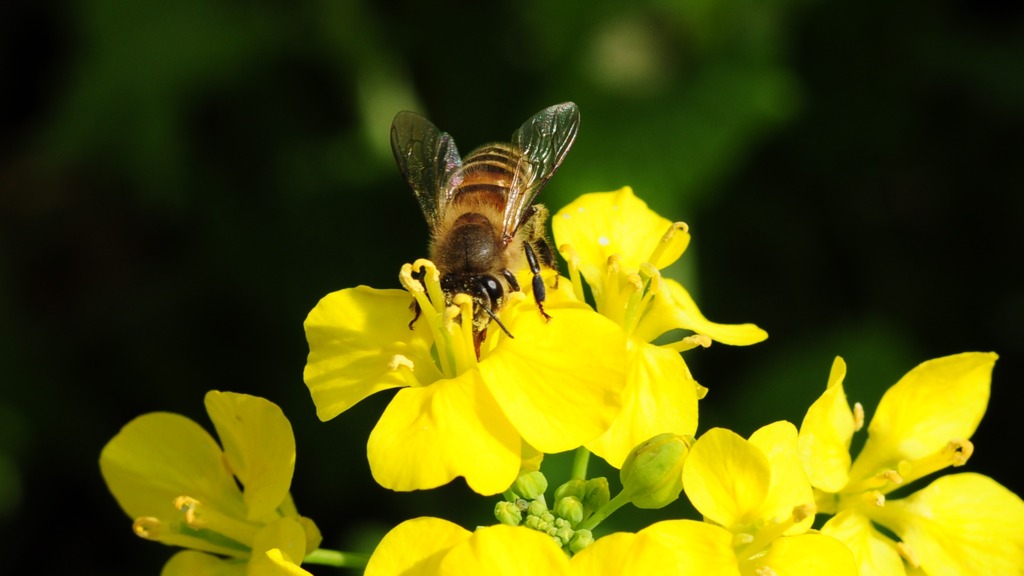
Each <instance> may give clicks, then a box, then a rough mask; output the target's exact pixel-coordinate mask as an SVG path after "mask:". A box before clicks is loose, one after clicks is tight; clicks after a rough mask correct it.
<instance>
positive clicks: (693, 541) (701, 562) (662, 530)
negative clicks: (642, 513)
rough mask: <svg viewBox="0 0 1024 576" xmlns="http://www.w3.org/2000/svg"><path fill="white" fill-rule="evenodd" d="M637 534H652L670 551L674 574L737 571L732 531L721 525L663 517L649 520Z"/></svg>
mask: <svg viewBox="0 0 1024 576" xmlns="http://www.w3.org/2000/svg"><path fill="white" fill-rule="evenodd" d="M638 534H640V535H642V536H648V537H651V538H653V539H654V540H655V541H656V542H658V543H659V544H661V545H662V546H665V547H666V548H668V549H670V550H672V551H673V553H674V555H675V559H676V566H677V572H676V574H686V575H689V574H713V575H714V576H739V574H740V569H739V565H738V564H737V563H736V553H735V552H734V551H733V534H732V532H729V531H728V530H726V529H724V528H722V527H720V526H715V525H712V524H708V523H706V522H697V521H694V520H665V521H662V522H656V523H654V524H651V525H650V526H648V527H647V528H644V529H643V530H641V531H640V532H638Z"/></svg>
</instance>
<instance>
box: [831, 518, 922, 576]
mask: <svg viewBox="0 0 1024 576" xmlns="http://www.w3.org/2000/svg"><path fill="white" fill-rule="evenodd" d="M821 532H822V534H825V535H828V536H831V537H833V538H835V539H837V540H839V541H840V542H842V543H843V544H845V545H846V547H847V548H849V549H850V552H852V553H853V557H854V562H856V564H857V566H858V569H859V571H860V573H861V574H864V575H868V574H886V575H890V574H891V575H892V576H903V575H904V574H906V571H905V570H904V567H903V559H902V557H900V554H899V552H898V551H897V550H896V544H895V543H894V542H893V541H892V540H890V539H889V538H887V537H886V536H884V535H882V533H881V532H879V531H878V530H877V529H875V527H874V526H872V524H871V521H870V520H869V519H868V518H867V517H866V516H864V515H862V514H858V513H856V512H854V511H852V510H847V511H843V512H840V513H839V514H837V515H835V516H834V517H832V518H831V519H829V521H828V522H826V523H825V525H824V526H822V527H821Z"/></svg>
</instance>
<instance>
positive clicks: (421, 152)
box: [391, 110, 462, 230]
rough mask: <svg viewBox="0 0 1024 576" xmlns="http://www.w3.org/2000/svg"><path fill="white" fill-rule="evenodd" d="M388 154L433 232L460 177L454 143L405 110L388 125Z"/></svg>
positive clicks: (430, 124) (456, 150) (459, 163)
mask: <svg viewBox="0 0 1024 576" xmlns="http://www.w3.org/2000/svg"><path fill="white" fill-rule="evenodd" d="M391 151H392V152H393V153H394V154H395V161H396V162H398V168H399V170H401V171H402V175H403V176H405V180H406V182H408V183H409V186H410V187H411V188H412V191H413V193H414V194H415V195H416V200H418V201H419V203H420V208H421V209H422V210H423V216H424V217H426V219H427V224H429V225H430V228H431V230H433V229H434V228H435V227H436V226H437V225H438V223H439V222H440V221H441V218H443V217H444V213H445V210H446V208H447V206H448V203H449V201H450V200H451V198H452V191H454V190H455V188H456V187H457V186H458V185H459V182H460V181H461V178H462V158H460V157H459V151H458V149H457V148H456V147H455V141H454V140H452V137H451V136H449V135H448V134H446V133H444V132H441V131H440V130H438V129H437V126H434V125H433V124H432V123H431V122H430V120H427V119H426V118H424V117H422V116H420V115H419V114H416V113H413V112H409V111H408V110H404V111H402V112H399V113H398V114H396V115H395V120H394V122H392V123H391Z"/></svg>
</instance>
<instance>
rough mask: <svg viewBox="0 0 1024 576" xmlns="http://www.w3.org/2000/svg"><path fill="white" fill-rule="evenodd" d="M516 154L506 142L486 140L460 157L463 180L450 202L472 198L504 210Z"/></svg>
mask: <svg viewBox="0 0 1024 576" xmlns="http://www.w3.org/2000/svg"><path fill="white" fill-rule="evenodd" d="M519 158H520V154H519V152H518V151H516V150H515V149H513V148H512V147H511V146H509V145H508V144H487V145H485V146H481V147H480V148H477V149H476V150H474V151H472V152H470V153H469V155H468V156H466V157H465V158H464V159H463V161H462V182H461V183H460V184H459V186H458V187H457V188H455V193H454V194H453V202H454V203H459V202H462V201H468V200H470V199H471V198H472V200H473V201H475V202H484V203H487V204H492V205H493V206H494V207H495V208H497V209H498V210H504V209H505V202H506V201H507V199H508V191H509V187H511V186H512V182H513V180H514V179H515V171H516V167H517V166H518V165H519Z"/></svg>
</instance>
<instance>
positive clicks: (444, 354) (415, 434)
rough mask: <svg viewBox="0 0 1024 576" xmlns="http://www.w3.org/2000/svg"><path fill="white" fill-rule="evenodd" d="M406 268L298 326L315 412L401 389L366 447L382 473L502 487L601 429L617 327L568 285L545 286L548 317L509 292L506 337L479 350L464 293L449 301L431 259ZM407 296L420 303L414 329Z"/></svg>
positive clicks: (615, 398) (615, 368) (323, 414)
mask: <svg viewBox="0 0 1024 576" xmlns="http://www.w3.org/2000/svg"><path fill="white" fill-rule="evenodd" d="M413 268H414V267H413V266H410V265H406V266H405V267H404V268H403V270H402V273H401V275H400V279H401V281H402V283H403V285H404V286H405V287H406V289H407V290H408V291H407V292H406V291H401V290H375V289H372V288H367V287H365V286H360V287H358V288H352V289H346V290H341V291H339V292H334V293H332V294H328V295H327V296H326V297H324V298H323V299H322V300H321V301H320V303H319V304H317V306H316V307H315V308H314V309H313V310H312V312H310V313H309V317H308V318H307V319H306V323H305V328H306V338H307V340H308V342H309V349H310V351H309V359H308V362H307V364H306V370H305V374H304V376H305V381H306V384H307V386H308V387H309V390H310V393H311V395H312V397H313V402H314V404H316V407H317V415H318V416H319V417H320V418H321V419H322V420H329V419H331V418H334V417H335V416H337V415H338V414H340V413H342V412H344V411H345V410H347V409H349V408H351V407H352V406H353V405H354V404H356V403H357V402H359V401H360V400H362V399H363V398H366V397H367V396H369V395H370V394H373V393H374V392H379V391H381V390H386V389H389V388H401V389H400V390H399V391H398V393H397V394H395V396H394V398H393V399H392V400H391V403H390V404H389V405H388V407H387V408H386V409H385V411H384V413H383V414H382V415H381V417H380V420H379V421H378V422H377V425H376V426H375V427H374V429H373V432H372V433H371V434H370V439H369V442H368V445H367V457H368V459H369V462H370V470H371V472H372V473H373V476H374V478H375V479H376V481H377V482H378V483H379V484H381V485H382V486H384V487H386V488H390V489H393V490H416V489H426V488H434V487H437V486H441V485H443V484H446V483H448V482H450V481H451V480H453V479H454V478H456V477H458V476H462V477H464V478H465V479H466V482H467V483H468V484H469V486H470V487H471V488H472V489H473V490H475V491H476V492H478V493H480V494H496V493H499V492H502V491H504V490H506V489H507V488H508V487H509V486H510V485H511V484H512V482H513V481H515V479H516V476H517V474H518V473H519V470H520V467H521V465H522V460H523V459H524V458H528V457H530V456H531V455H534V454H536V452H535V451H540V452H542V453H548V454H550V453H555V452H562V451H566V450H571V449H574V448H577V447H579V446H581V445H583V444H584V443H586V442H589V441H591V440H593V439H594V438H596V437H597V436H598V435H600V434H601V433H603V432H604V431H605V430H607V429H608V426H609V425H610V424H611V422H612V419H613V418H614V417H615V416H616V415H617V414H618V412H619V410H620V406H621V404H620V403H621V400H620V397H621V390H622V388H623V386H624V384H625V375H624V373H623V369H624V366H625V361H624V359H623V356H624V354H625V352H624V351H625V345H624V342H623V336H622V334H621V331H620V330H619V329H618V328H617V327H616V326H615V325H614V324H613V323H611V322H609V321H608V319H606V318H604V317H602V316H601V315H599V314H596V313H594V312H593V311H591V310H590V309H589V308H588V307H587V306H585V305H583V304H581V303H579V302H577V301H576V300H575V299H574V298H573V297H572V296H571V294H570V293H569V286H568V283H567V282H564V281H563V282H561V283H560V284H559V286H558V287H557V288H551V289H550V290H549V292H548V297H547V300H546V301H545V303H544V306H545V310H547V312H548V313H549V314H550V315H551V319H550V320H549V321H546V322H545V320H544V318H543V317H542V315H541V314H540V311H539V310H538V308H537V305H536V304H535V303H534V302H533V299H532V298H531V297H528V295H524V293H522V292H515V293H512V294H511V295H509V297H508V299H509V300H510V302H509V303H508V304H506V306H505V307H504V308H503V309H502V311H501V321H502V323H503V324H504V325H505V326H506V327H507V328H508V330H509V332H510V333H511V334H512V337H510V336H508V335H507V334H505V333H504V332H503V331H502V330H499V329H497V328H494V327H492V329H491V330H489V331H488V334H487V338H486V339H485V340H484V341H483V343H482V344H481V346H480V357H479V360H478V359H477V357H476V354H475V351H474V343H473V331H472V317H473V314H472V309H471V306H472V303H471V301H470V300H469V298H468V297H466V298H462V297H461V295H460V296H457V297H456V298H455V304H456V305H455V306H451V307H450V308H448V309H446V308H445V304H444V297H443V295H442V294H441V288H440V284H439V278H438V272H437V269H436V268H435V267H434V266H433V264H431V263H430V262H428V261H426V260H421V261H418V262H417V263H416V266H415V268H416V269H417V270H419V271H422V272H423V274H424V280H423V282H422V283H421V282H420V281H417V280H415V279H414V278H413ZM524 280H525V279H524ZM520 284H521V285H522V286H524V287H528V286H529V284H530V283H529V282H528V281H522V282H520ZM410 293H411V294H412V296H413V298H415V299H416V301H417V302H418V304H419V306H420V309H421V310H422V313H421V316H420V318H419V319H418V320H417V321H416V322H415V323H414V324H413V325H412V327H411V329H410V326H409V322H410V320H412V319H413V312H412V310H411V309H410V296H409V295H410ZM428 296H429V297H428ZM527 467H528V466H527Z"/></svg>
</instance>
